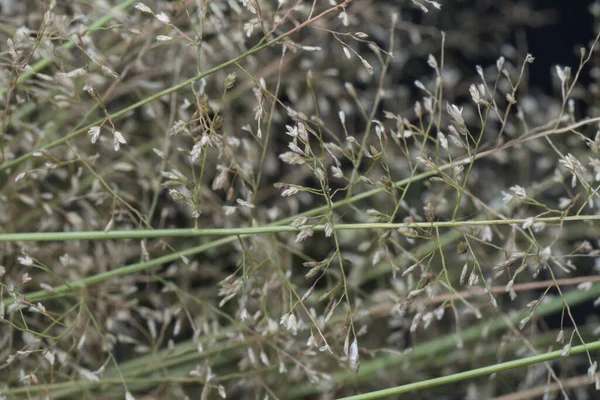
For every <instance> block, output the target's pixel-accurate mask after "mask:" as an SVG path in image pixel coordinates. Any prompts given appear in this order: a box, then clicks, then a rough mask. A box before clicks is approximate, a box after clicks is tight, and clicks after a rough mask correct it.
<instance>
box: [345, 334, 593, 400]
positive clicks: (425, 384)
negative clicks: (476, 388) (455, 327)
mask: <svg viewBox="0 0 600 400" xmlns="http://www.w3.org/2000/svg"><path fill="white" fill-rule="evenodd" d="M593 350H600V340H598V341H595V342H592V343H588V344H585V345H581V346H575V347H573V348H571V352H570V355H576V354H581V353H584V352H586V351H593ZM560 357H563V355H562V350H556V351H552V352H550V353H545V354H539V355H536V356H531V357H526V358H521V359H519V360H514V361H507V362H504V363H500V364H495V365H490V366H487V367H482V368H475V369H472V370H470V371H465V372H459V373H456V374H452V375H448V376H442V377H439V378H434V379H428V380H425V381H419V382H415V383H409V384H408V385H402V386H397V387H394V388H389V389H383V390H377V391H375V392H369V393H364V394H357V395H355V396H348V397H342V398H340V400H370V399H381V398H383V397H388V396H395V395H399V394H405V393H409V392H414V391H417V390H423V389H429V388H432V387H436V386H441V385H447V384H450V383H456V382H461V381H464V380H467V379H473V378H477V377H479V376H485V375H491V374H496V373H498V372H502V371H507V370H511V369H515V368H521V367H526V366H528V365H532V364H538V363H541V362H545V361H551V360H555V359H557V358H560Z"/></svg>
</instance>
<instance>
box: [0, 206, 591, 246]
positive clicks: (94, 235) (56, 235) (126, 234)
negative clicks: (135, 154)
mask: <svg viewBox="0 0 600 400" xmlns="http://www.w3.org/2000/svg"><path fill="white" fill-rule="evenodd" d="M325 207H327V206H325ZM311 214H312V213H311ZM525 220H526V219H523V218H511V219H491V220H473V221H438V222H413V223H387V222H373V223H356V224H335V226H334V229H335V230H336V231H349V230H362V229H400V228H412V229H433V228H459V227H467V226H489V225H513V224H516V225H521V224H523V223H524V222H525ZM598 220H600V215H572V216H568V217H561V216H557V217H542V218H536V219H535V222H543V223H564V222H574V221H598ZM302 228H303V227H300V228H296V227H293V226H289V225H266V226H258V227H243V228H206V229H195V228H183V229H152V230H125V231H107V232H104V231H77V232H23V233H4V234H0V243H2V242H43V241H65V240H111V239H152V238H161V239H162V238H165V237H199V236H241V235H244V236H245V235H260V234H268V233H282V232H299V231H300V230H301V229H302ZM311 228H312V230H314V231H317V232H321V231H324V230H325V225H324V224H319V225H314V226H311Z"/></svg>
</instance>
